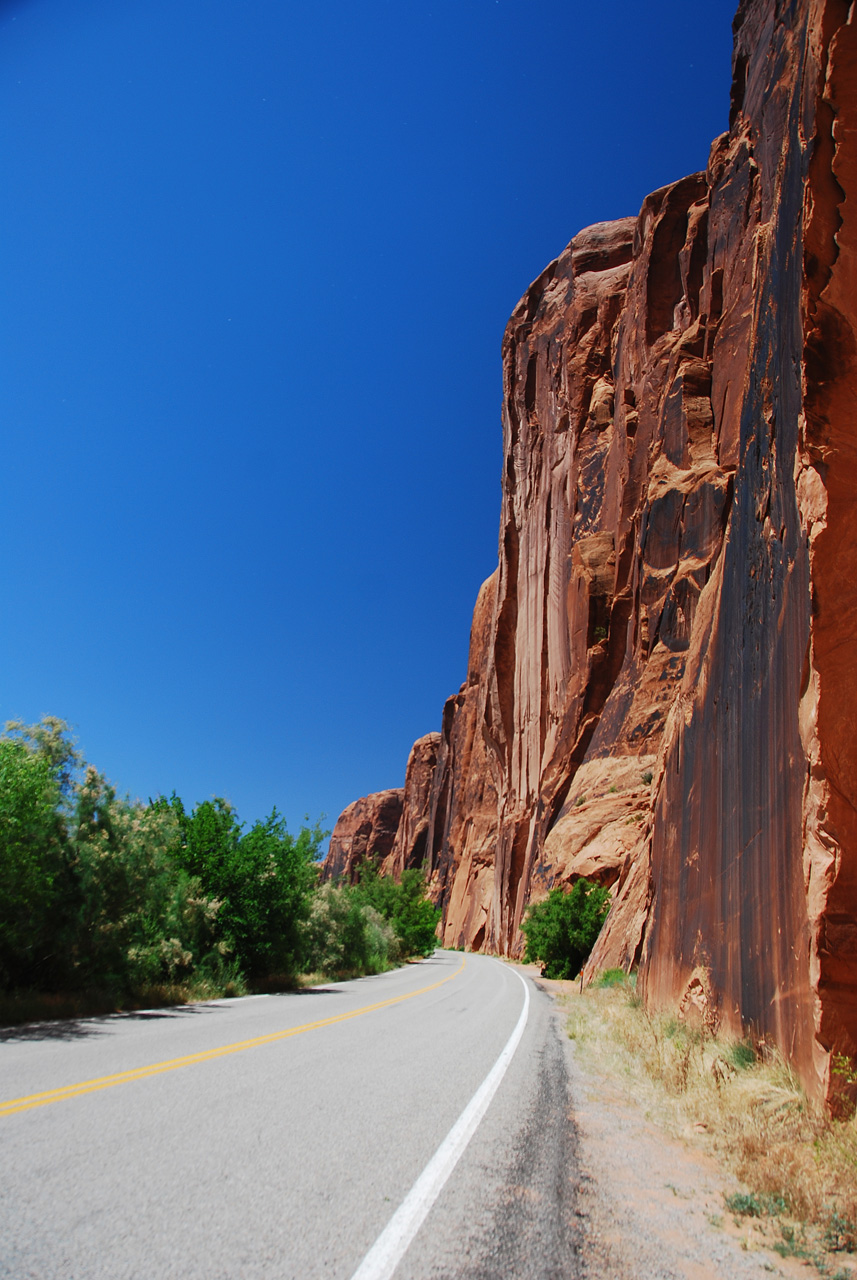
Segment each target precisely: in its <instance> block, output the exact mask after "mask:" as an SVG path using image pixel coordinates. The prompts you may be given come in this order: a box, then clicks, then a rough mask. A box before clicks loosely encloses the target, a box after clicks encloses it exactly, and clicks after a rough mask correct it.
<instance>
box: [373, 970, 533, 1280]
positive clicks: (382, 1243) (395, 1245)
mask: <svg viewBox="0 0 857 1280" xmlns="http://www.w3.org/2000/svg"><path fill="white" fill-rule="evenodd" d="M497 963H498V964H499V963H500V962H499V961H497ZM503 968H504V969H505V968H506V966H505V965H504V966H503ZM507 972H508V970H507ZM511 972H512V973H514V974H515V977H516V978H520V980H521V983H522V984H523V987H524V1007H523V1009H522V1010H521V1016H520V1017H519V1018H518V1021H517V1023H516V1025H515V1029H514V1031H513V1032H512V1034H511V1035H510V1036H509V1039H508V1040H507V1041H506V1045H505V1048H504V1049H503V1051H502V1053H501V1054H500V1056H499V1058H498V1059H497V1061H496V1062H495V1063H494V1066H493V1067H492V1068H491V1070H490V1071H489V1073H488V1075H487V1076H486V1077H485V1079H484V1080H483V1081H482V1084H481V1085H480V1086H479V1088H478V1089H477V1090H476V1092H475V1093H474V1095H473V1097H472V1098H471V1099H470V1101H469V1102H468V1104H467V1106H466V1107H465V1108H464V1110H463V1111H462V1113H461V1115H460V1116H459V1117H458V1119H457V1120H456V1122H455V1124H454V1125H453V1126H452V1128H451V1129H450V1131H449V1133H448V1134H447V1135H446V1137H445V1138H444V1140H443V1142H442V1143H441V1144H440V1146H439V1147H438V1149H437V1151H436V1152H435V1153H434V1155H433V1156H432V1158H431V1160H429V1162H428V1164H427V1165H426V1167H425V1169H423V1171H422V1173H421V1174H420V1176H419V1177H418V1178H417V1180H416V1182H415V1183H414V1185H413V1186H412V1187H411V1189H410V1191H409V1192H408V1194H407V1195H406V1196H405V1198H404V1200H403V1201H402V1203H401V1204H400V1205H399V1207H398V1209H397V1210H396V1212H395V1213H394V1214H393V1216H392V1218H391V1219H390V1221H389V1222H388V1223H387V1225H386V1227H385V1228H384V1230H383V1231H382V1232H381V1234H380V1235H379V1237H378V1239H377V1240H376V1241H375V1243H374V1244H373V1245H372V1248H371V1249H370V1250H369V1252H368V1253H367V1254H366V1256H365V1258H364V1259H363V1261H362V1262H361V1263H360V1266H359V1267H358V1268H357V1270H356V1271H355V1272H354V1275H353V1276H352V1278H351V1280H390V1277H391V1276H392V1274H393V1272H394V1271H395V1270H396V1267H397V1266H398V1265H399V1263H400V1262H401V1260H402V1258H403V1257H404V1256H405V1253H406V1252H407V1250H408V1248H409V1246H410V1244H411V1241H412V1240H413V1238H414V1236H415V1235H416V1234H417V1232H418V1231H419V1229H420V1227H421V1226H422V1225H423V1223H424V1222H425V1220H426V1217H427V1216H428V1213H429V1210H430V1209H431V1207H432V1205H433V1204H434V1202H435V1200H436V1199H437V1198H438V1196H439V1195H440V1193H441V1191H442V1190H443V1188H444V1185H445V1183H446V1181H447V1179H448V1178H449V1175H450V1174H451V1173H452V1171H453V1169H454V1168H455V1166H456V1165H457V1164H458V1162H459V1160H460V1159H461V1157H462V1156H463V1155H464V1152H465V1150H466V1148H467V1144H468V1143H469V1142H470V1139H471V1138H472V1137H473V1135H474V1133H475V1132H476V1130H477V1128H478V1127H479V1122H480V1121H481V1119H482V1117H483V1116H484V1115H485V1112H486V1111H487V1110H488V1107H489V1106H490V1104H491V1099H492V1098H493V1097H494V1094H495V1093H496V1092H497V1090H498V1088H499V1087H500V1081H501V1080H502V1079H503V1076H504V1075H505V1074H506V1071H507V1070H508V1067H509V1064H510V1062H511V1061H512V1058H513V1057H514V1056H515V1050H516V1049H517V1047H518V1045H519V1044H520V1041H521V1037H522V1035H523V1034H524V1028H525V1027H526V1025H527V1018H528V1016H529V1012H530V988H529V986H528V984H527V982H526V981H525V980H524V978H523V977H522V975H521V974H520V973H518V971H517V970H516V969H512V970H511Z"/></svg>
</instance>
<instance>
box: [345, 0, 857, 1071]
mask: <svg viewBox="0 0 857 1280" xmlns="http://www.w3.org/2000/svg"><path fill="white" fill-rule="evenodd" d="M855 170H857V18H855V14H854V8H853V6H851V7H850V6H849V5H848V4H847V3H844V0H791V2H789V0H745V2H744V3H742V4H741V6H740V8H739V11H738V14H737V17H736V19H735V51H734V57H733V88H732V107H731V116H730V128H729V131H728V133H725V134H724V135H722V137H720V138H718V139H716V140H715V142H714V143H713V144H712V148H711V152H710V155H709V158H708V164H707V168H706V169H705V171H703V172H699V173H696V174H692V175H690V176H689V177H686V178H682V179H681V180H680V181H678V182H676V183H673V184H672V185H670V186H667V187H664V188H662V189H661V190H659V191H656V192H654V193H653V194H652V195H650V196H649V197H648V198H647V199H646V201H645V202H644V204H643V208H642V210H641V211H640V214H639V216H638V217H636V218H626V219H622V220H619V221H615V222H607V223H600V224H598V225H596V226H594V227H590V228H588V229H586V230H585V231H582V232H581V233H580V234H579V235H577V236H575V238H574V239H573V240H572V241H571V244H570V245H569V246H568V247H567V249H566V250H565V251H564V252H563V253H562V254H561V255H560V256H559V258H557V259H556V261H555V262H553V263H551V264H550V266H548V267H547V269H546V270H545V271H544V272H543V273H542V275H541V276H540V277H539V278H538V280H536V281H535V282H534V284H533V285H531V287H530V288H529V289H528V290H527V292H526V294H525V295H524V297H523V299H522V300H521V302H520V303H519V304H518V306H517V307H516V309H515V311H514V313H513V315H512V317H511V319H510V321H509V325H508V327H507V330H506V334H505V337H504V340H503V369H504V374H503V377H504V408H503V434H504V471H503V498H502V511H501V526H500V555H499V565H498V568H497V570H496V571H495V573H494V574H493V575H492V577H491V578H489V579H488V581H487V582H486V583H485V584H484V586H483V587H482V590H481V591H480V593H479V598H478V600H477V603H476V608H475V611H474V618H473V627H472V631H471V641H470V657H469V663H468V671H467V679H466V681H465V683H464V684H463V685H462V687H461V689H460V691H459V693H458V694H456V695H455V696H454V697H452V698H450V699H449V700H448V702H447V704H446V706H445V708H444V712H443V719H442V726H441V732H440V735H439V736H438V735H430V737H431V746H430V747H426V746H423V747H420V744H419V743H418V744H417V747H415V751H416V752H417V757H416V758H415V757H414V756H413V754H412V761H413V762H414V763H409V766H408V775H409V778H410V789H409V785H408V782H407V781H406V787H405V791H404V792H396V793H391V792H385V793H381V796H391V795H393V794H396V795H398V796H401V797H402V800H401V802H400V803H401V806H402V812H401V817H400V819H399V823H398V826H397V829H396V834H395V835H394V837H393V839H392V841H391V842H389V843H388V845H387V846H386V847H385V848H382V846H381V844H380V843H379V844H378V846H377V847H378V852H379V853H381V854H382V856H383V857H385V859H386V864H385V865H386V866H387V868H388V869H391V870H399V869H401V867H403V866H405V865H417V863H418V862H419V861H421V860H422V859H423V858H425V860H426V861H427V864H428V867H429V871H430V875H431V883H432V888H433V892H434V895H435V897H436V899H437V901H438V902H439V903H440V905H441V906H442V908H443V923H442V930H443V941H444V942H445V943H446V944H448V945H458V946H462V945H463V946H466V947H470V948H474V949H479V948H484V949H486V950H492V951H497V952H501V953H504V954H513V955H514V954H519V953H520V950H521V943H522V939H521V934H520V923H521V918H522V915H523V913H524V911H525V909H526V906H527V905H528V903H529V902H530V901H533V900H535V899H538V898H539V897H543V896H544V895H545V894H546V892H547V891H548V889H549V888H550V887H552V886H553V885H555V884H570V883H571V882H573V881H574V880H575V879H576V878H578V877H579V876H581V875H584V876H587V877H590V878H594V879H597V880H599V881H601V882H602V883H604V884H606V885H609V886H611V887H612V889H613V907H612V909H611V913H610V916H609V917H608V922H607V925H606V926H605V929H604V931H603V933H602V936H601V938H600V939H599V943H598V945H597V947H596V951H595V953H594V954H593V957H592V958H591V960H590V962H589V966H588V970H587V973H588V975H590V976H591V975H592V974H593V973H594V972H596V971H597V970H598V969H601V968H605V967H608V966H612V965H618V964H621V965H623V966H625V967H630V966H632V965H635V964H638V965H639V967H640V984H641V989H642V991H643V992H644V995H645V998H646V1000H647V1001H648V1002H649V1003H650V1004H653V1005H659V1004H667V1003H678V1004H679V1005H682V1006H684V1007H688V1006H689V1005H690V1004H692V1005H693V1007H694V1008H695V1009H696V1010H697V1011H700V1012H701V1015H702V1017H703V1018H704V1019H705V1021H706V1022H707V1023H708V1025H711V1026H714V1025H720V1026H723V1027H724V1028H726V1029H729V1030H732V1031H734V1032H736V1033H741V1032H743V1030H745V1029H746V1028H747V1027H751V1028H752V1029H753V1030H754V1032H755V1034H757V1035H758V1036H761V1037H767V1038H769V1039H770V1040H772V1041H773V1042H775V1043H776V1044H778V1045H779V1046H780V1047H781V1048H782V1050H783V1051H784V1052H785V1053H786V1055H787V1056H788V1057H789V1058H790V1059H791V1060H792V1061H793V1062H794V1063H795V1065H796V1067H797V1068H798V1070H799V1071H800V1072H801V1074H802V1076H803V1078H804V1080H805V1081H806V1083H807V1085H808V1086H809V1087H810V1089H811V1090H812V1091H814V1092H816V1093H819V1094H820V1093H822V1092H825V1091H827V1092H828V1093H829V1092H830V1089H831V1087H832V1084H833V1083H835V1081H833V1080H832V1077H831V1076H830V1073H829V1062H830V1054H831V1052H834V1051H835V1052H841V1053H846V1054H848V1055H849V1056H852V1057H855V1056H857V732H855V729H857V725H855V719H857V502H856V501H855V499H856V498H857V487H855V480H857V475H855V468H857V334H855V328H857V214H855V209H854V205H855V202H857V172H855ZM427 742H428V739H423V740H421V743H423V744H425V743H427ZM417 748H420V749H419V750H417ZM417 758H418V761H419V763H417V762H416V759H417ZM412 775H413V776H412ZM357 805H358V806H360V805H362V806H364V809H365V807H366V806H368V808H369V809H372V810H373V811H374V810H376V809H378V806H379V798H378V797H368V798H367V799H366V800H364V801H358V802H357ZM354 808H355V806H350V807H349V809H348V810H346V812H345V814H344V815H343V817H342V819H340V823H338V824H337V828H336V831H335V833H334V839H333V841H332V842H331V853H330V855H329V866H328V871H329V872H332V873H333V872H336V873H338V872H340V871H342V870H346V869H348V870H349V871H350V870H351V869H352V868H353V865H354V862H353V855H352V861H351V863H350V864H349V867H348V868H346V865H345V863H344V862H343V849H344V844H343V840H344V839H345V840H347V839H348V835H349V832H350V831H351V826H353V825H354V814H352V810H354ZM390 812H392V810H390ZM349 815H350V816H349ZM349 823H350V824H351V826H349ZM343 824H344V825H343ZM340 827H342V829H341V830H340ZM400 832H401V836H400V835H399V833H400ZM351 844H352V845H354V839H353V835H352V839H351ZM363 850H364V852H369V853H372V852H374V847H373V846H372V842H371V834H370V836H369V838H368V844H367V843H364V844H363ZM340 864H342V865H340Z"/></svg>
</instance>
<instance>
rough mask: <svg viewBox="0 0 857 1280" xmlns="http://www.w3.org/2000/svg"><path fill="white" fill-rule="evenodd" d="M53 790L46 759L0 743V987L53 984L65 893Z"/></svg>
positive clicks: (52, 771)
mask: <svg viewBox="0 0 857 1280" xmlns="http://www.w3.org/2000/svg"><path fill="white" fill-rule="evenodd" d="M61 801H62V795H61V784H60V780H59V777H58V771H57V769H56V767H55V766H54V765H53V764H52V762H51V760H50V758H49V757H48V756H47V755H46V754H44V753H42V752H41V751H39V750H38V748H37V747H36V746H34V745H33V744H32V743H29V742H28V741H26V740H25V739H23V738H21V737H14V738H8V737H4V738H2V739H0V985H2V986H4V987H6V988H11V987H17V986H30V985H33V984H35V983H38V982H40V981H41V982H50V981H53V980H55V974H56V971H57V969H58V968H59V967H60V966H61V960H60V952H61V946H58V944H59V943H60V941H61V940H60V937H59V934H60V933H61V932H62V928H61V926H62V921H61V919H60V918H59V914H60V913H59V900H60V899H61V897H62V890H63V889H67V885H66V878H67V863H66V829H65V823H64V820H63V816H62V813H61V809H60V806H61Z"/></svg>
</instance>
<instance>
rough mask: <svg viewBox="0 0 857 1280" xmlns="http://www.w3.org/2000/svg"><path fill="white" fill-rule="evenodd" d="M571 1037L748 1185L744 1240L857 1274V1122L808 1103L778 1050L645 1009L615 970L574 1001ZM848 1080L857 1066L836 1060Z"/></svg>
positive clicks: (729, 1208) (740, 1210) (736, 1202)
mask: <svg viewBox="0 0 857 1280" xmlns="http://www.w3.org/2000/svg"><path fill="white" fill-rule="evenodd" d="M566 1000H567V1006H568V1010H569V1016H568V1034H569V1036H571V1038H572V1039H573V1040H574V1042H575V1045H576V1047H577V1052H578V1054H579V1055H580V1057H581V1058H582V1059H583V1061H584V1063H587V1062H589V1063H590V1065H591V1066H592V1067H593V1068H594V1069H595V1070H596V1071H597V1073H598V1075H599V1077H600V1078H603V1079H605V1080H606V1079H611V1078H612V1079H614V1080H617V1081H620V1082H621V1084H622V1087H623V1090H624V1091H625V1092H626V1093H628V1094H630V1095H631V1096H633V1097H635V1098H636V1099H637V1100H638V1101H639V1102H640V1103H642V1105H644V1106H645V1108H646V1111H647V1114H648V1115H649V1116H650V1117H651V1118H652V1119H654V1120H655V1121H656V1122H657V1123H659V1124H661V1125H662V1127H664V1128H665V1129H666V1130H667V1131H669V1132H672V1133H673V1134H674V1135H676V1136H681V1137H688V1136H690V1137H691V1139H692V1141H693V1142H694V1143H698V1144H700V1145H702V1146H703V1147H704V1148H705V1149H706V1150H708V1151H709V1152H710V1153H711V1154H712V1155H714V1156H716V1157H717V1158H718V1159H720V1160H721V1161H722V1162H723V1163H724V1164H725V1165H726V1166H727V1167H728V1168H729V1169H730V1170H731V1171H732V1172H733V1173H734V1174H735V1175H736V1176H737V1177H738V1178H739V1179H740V1180H741V1182H742V1183H743V1184H744V1187H745V1188H746V1190H745V1191H741V1192H737V1193H734V1194H732V1195H729V1196H727V1197H726V1200H725V1203H724V1214H729V1215H731V1216H732V1217H733V1218H734V1219H735V1220H736V1224H737V1225H739V1226H740V1227H741V1229H742V1231H744V1232H745V1233H746V1236H747V1238H748V1240H749V1238H750V1237H751V1236H752V1237H753V1238H755V1239H757V1240H759V1241H760V1242H764V1243H765V1244H766V1245H767V1247H768V1248H772V1249H773V1250H774V1251H776V1252H778V1253H780V1254H781V1255H782V1256H784V1257H797V1258H800V1259H802V1260H803V1261H805V1262H807V1263H810V1264H812V1265H814V1266H815V1268H816V1270H817V1271H818V1272H819V1273H820V1274H822V1275H825V1276H830V1277H838V1278H839V1280H845V1277H847V1276H852V1275H853V1274H854V1272H853V1271H852V1270H849V1269H846V1268H845V1267H844V1266H843V1264H844V1262H845V1260H846V1257H847V1256H848V1255H849V1254H853V1253H854V1252H855V1251H857V1118H855V1115H854V1110H853V1106H852V1105H850V1104H848V1103H847V1101H846V1097H847V1095H846V1094H843V1105H842V1106H841V1108H840V1110H839V1114H838V1115H835V1116H834V1115H831V1114H829V1113H827V1112H825V1111H823V1110H822V1109H821V1108H820V1107H817V1106H815V1105H813V1104H812V1103H810V1101H809V1100H808V1099H807V1097H806V1096H805V1094H804V1092H803V1090H802V1088H801V1086H800V1083H799V1082H798V1080H797V1078H796V1076H795V1075H794V1073H793V1072H792V1071H791V1070H790V1069H789V1067H788V1066H787V1064H786V1063H785V1062H784V1061H783V1059H782V1057H781V1056H780V1055H779V1053H778V1052H777V1050H776V1049H775V1048H774V1047H773V1046H772V1045H770V1044H768V1043H767V1042H765V1041H761V1040H756V1039H754V1038H753V1037H752V1036H748V1037H747V1038H746V1039H744V1040H739V1041H736V1040H730V1039H727V1038H724V1037H721V1036H718V1035H716V1034H711V1033H710V1032H707V1031H706V1030H705V1029H704V1028H702V1027H694V1026H692V1025H688V1024H687V1022H685V1021H683V1020H682V1019H681V1018H679V1017H678V1016H677V1015H676V1014H675V1013H670V1012H668V1011H666V1012H661V1013H647V1012H646V1010H645V1009H644V1008H643V1006H642V1003H641V1001H640V1000H639V998H638V997H637V994H636V991H635V984H634V978H633V976H628V975H626V974H625V973H623V972H622V971H621V970H609V971H608V972H607V973H605V974H602V975H601V977H600V979H599V981H598V982H597V983H595V984H593V986H591V987H590V988H589V989H587V990H586V991H584V992H583V993H582V994H578V993H577V992H576V991H571V992H569V994H568V995H567V996H566ZM837 1069H838V1070H839V1071H840V1072H842V1073H843V1082H844V1083H845V1084H846V1086H847V1083H848V1077H849V1075H851V1076H853V1075H854V1065H853V1064H851V1063H846V1062H844V1061H838V1064H837Z"/></svg>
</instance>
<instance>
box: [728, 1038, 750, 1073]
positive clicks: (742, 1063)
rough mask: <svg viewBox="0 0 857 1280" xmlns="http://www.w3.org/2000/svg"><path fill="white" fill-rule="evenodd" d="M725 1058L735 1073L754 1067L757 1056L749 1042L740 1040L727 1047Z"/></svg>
mask: <svg viewBox="0 0 857 1280" xmlns="http://www.w3.org/2000/svg"><path fill="white" fill-rule="evenodd" d="M726 1057H727V1060H728V1061H729V1062H730V1063H731V1065H732V1066H733V1067H734V1068H735V1070H736V1071H746V1070H747V1068H748V1067H752V1066H755V1063H756V1057H757V1054H756V1050H755V1049H754V1048H753V1045H752V1044H751V1043H750V1041H749V1040H740V1041H739V1042H738V1043H737V1044H731V1045H730V1046H729V1048H728V1049H727V1051H726Z"/></svg>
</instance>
